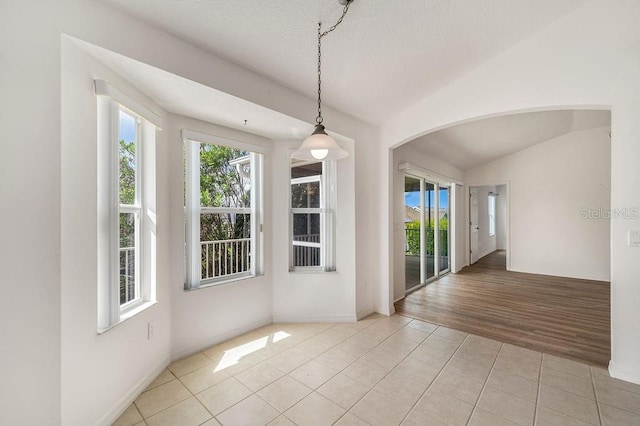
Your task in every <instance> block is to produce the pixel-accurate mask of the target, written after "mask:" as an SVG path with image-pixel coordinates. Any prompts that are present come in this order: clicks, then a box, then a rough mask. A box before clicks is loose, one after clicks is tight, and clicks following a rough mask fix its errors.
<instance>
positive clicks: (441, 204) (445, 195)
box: [437, 185, 451, 274]
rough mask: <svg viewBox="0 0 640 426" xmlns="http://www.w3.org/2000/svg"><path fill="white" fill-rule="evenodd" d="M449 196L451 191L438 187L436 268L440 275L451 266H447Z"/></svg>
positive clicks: (449, 236)
mask: <svg viewBox="0 0 640 426" xmlns="http://www.w3.org/2000/svg"><path fill="white" fill-rule="evenodd" d="M449 195H451V190H450V188H449V187H448V186H442V185H440V186H439V189H438V213H437V219H438V248H439V253H438V254H439V257H438V260H439V262H438V267H439V271H440V273H441V274H443V273H445V272H449V269H450V267H451V265H450V264H449V246H450V238H451V235H450V232H449V216H450V215H451V209H450V208H449Z"/></svg>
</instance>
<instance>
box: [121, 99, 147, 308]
mask: <svg viewBox="0 0 640 426" xmlns="http://www.w3.org/2000/svg"><path fill="white" fill-rule="evenodd" d="M140 124H141V119H140V118H138V117H136V116H134V115H133V114H131V113H128V112H127V111H125V110H124V109H122V108H119V110H118V135H119V136H118V175H119V182H118V183H119V185H118V193H119V225H118V234H119V238H118V240H119V246H118V254H119V264H120V266H119V271H120V278H119V283H120V285H119V298H120V305H121V306H126V305H127V304H128V303H131V302H135V301H136V300H139V299H140V297H142V292H141V289H140V252H141V247H140V212H141V204H142V203H141V199H140V195H141V188H140V168H139V167H138V164H139V163H140V160H139V158H138V157H139V156H138V154H139V153H140V133H141V130H140Z"/></svg>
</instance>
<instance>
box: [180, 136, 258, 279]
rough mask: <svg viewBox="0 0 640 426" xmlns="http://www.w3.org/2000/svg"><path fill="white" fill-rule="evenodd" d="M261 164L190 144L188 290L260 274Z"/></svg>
mask: <svg viewBox="0 0 640 426" xmlns="http://www.w3.org/2000/svg"><path fill="white" fill-rule="evenodd" d="M218 142H220V143H223V142H224V141H222V140H220V141H218ZM261 158H262V156H261V155H260V154H259V153H256V152H252V151H250V150H249V149H246V148H244V147H232V146H228V145H222V144H214V143H208V142H200V141H193V140H186V141H185V176H186V185H185V190H186V191H185V201H186V209H185V212H186V240H187V241H186V242H187V244H186V247H187V250H186V252H187V283H186V288H187V289H195V288H198V287H200V286H203V285H208V284H209V285H210V284H219V283H222V282H227V281H230V280H234V279H239V278H246V277H251V276H255V275H258V274H260V273H261V261H260V250H259V246H260V238H259V237H260V233H261V222H260V210H261V196H260V192H261V190H260V182H261V172H260V170H261Z"/></svg>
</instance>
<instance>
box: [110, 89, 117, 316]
mask: <svg viewBox="0 0 640 426" xmlns="http://www.w3.org/2000/svg"><path fill="white" fill-rule="evenodd" d="M109 104H110V106H109V118H110V120H109V121H110V123H109V139H110V141H109V147H110V150H109V151H110V152H109V154H110V155H109V168H110V181H111V185H110V188H109V189H110V193H109V210H110V213H109V219H110V233H109V241H110V243H109V246H110V256H109V271H110V288H109V317H110V319H109V325H114V324H117V323H118V322H119V321H120V156H119V149H120V141H119V129H120V117H119V111H120V108H119V106H118V104H116V103H115V102H113V101H110V102H109Z"/></svg>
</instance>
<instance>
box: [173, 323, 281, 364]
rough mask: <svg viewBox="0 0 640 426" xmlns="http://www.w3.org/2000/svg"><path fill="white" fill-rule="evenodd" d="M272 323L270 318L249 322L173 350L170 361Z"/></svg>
mask: <svg viewBox="0 0 640 426" xmlns="http://www.w3.org/2000/svg"><path fill="white" fill-rule="evenodd" d="M274 322H275V321H274V320H273V318H272V317H265V318H262V319H260V320H257V321H251V322H250V323H247V324H244V325H243V326H242V327H237V328H234V329H233V330H230V331H227V332H225V333H222V334H217V335H215V336H211V337H208V338H206V339H203V340H201V341H200V342H198V343H197V344H195V345H190V346H189V347H186V348H182V349H178V350H175V351H174V352H172V353H171V360H172V361H175V360H177V359H180V358H184V357H186V356H189V355H193V354H195V353H197V352H200V351H202V350H203V349H207V348H209V347H211V346H213V345H217V344H218V343H222V342H225V341H227V340H230V339H233V338H234V337H238V336H240V335H242V334H245V333H248V332H250V331H253V330H255V329H256V328H260V327H264V326H265V325H270V324H273V323H274Z"/></svg>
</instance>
